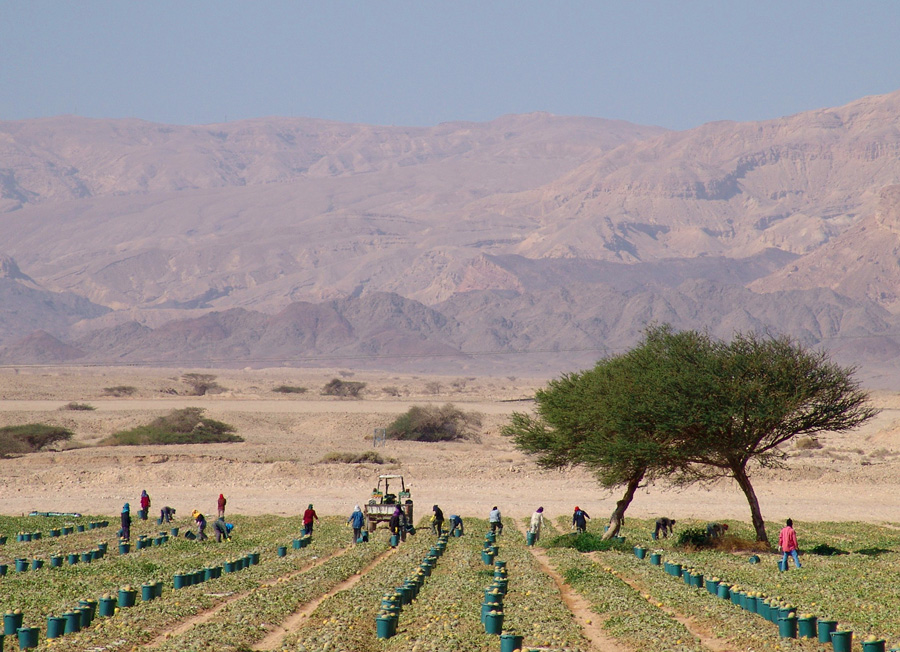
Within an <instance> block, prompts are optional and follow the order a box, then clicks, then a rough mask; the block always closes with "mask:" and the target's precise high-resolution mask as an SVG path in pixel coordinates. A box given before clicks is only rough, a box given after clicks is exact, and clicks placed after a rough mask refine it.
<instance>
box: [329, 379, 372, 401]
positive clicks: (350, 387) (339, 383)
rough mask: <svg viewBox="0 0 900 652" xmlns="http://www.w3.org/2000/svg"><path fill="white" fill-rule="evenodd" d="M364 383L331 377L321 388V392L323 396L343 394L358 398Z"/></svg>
mask: <svg viewBox="0 0 900 652" xmlns="http://www.w3.org/2000/svg"><path fill="white" fill-rule="evenodd" d="M365 387H366V384H365V383H360V382H357V381H354V380H341V379H340V378H332V379H331V380H330V381H329V382H328V384H327V385H325V387H323V388H322V394H324V395H325V396H344V397H350V398H359V394H360V392H362V391H363V389H365Z"/></svg>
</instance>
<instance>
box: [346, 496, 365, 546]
mask: <svg viewBox="0 0 900 652" xmlns="http://www.w3.org/2000/svg"><path fill="white" fill-rule="evenodd" d="M365 522H366V517H365V516H364V515H363V512H362V509H360V507H359V505H357V506H356V507H354V508H353V513H352V514H350V518H348V519H347V523H349V524H350V527H352V528H353V544H354V545H356V544H357V543H359V539H360V537H361V536H362V529H363V524H364V523H365Z"/></svg>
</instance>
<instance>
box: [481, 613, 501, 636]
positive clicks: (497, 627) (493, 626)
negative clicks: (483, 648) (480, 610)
mask: <svg viewBox="0 0 900 652" xmlns="http://www.w3.org/2000/svg"><path fill="white" fill-rule="evenodd" d="M484 631H485V633H487V634H496V635H497V636H499V635H500V634H502V633H503V612H502V611H501V612H497V611H495V612H490V611H489V612H488V613H487V614H485V616H484Z"/></svg>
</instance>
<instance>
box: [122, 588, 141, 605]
mask: <svg viewBox="0 0 900 652" xmlns="http://www.w3.org/2000/svg"><path fill="white" fill-rule="evenodd" d="M136 599H137V591H135V590H133V589H132V590H131V591H126V590H125V589H119V607H120V608H127V607H133V606H134V601H135V600H136Z"/></svg>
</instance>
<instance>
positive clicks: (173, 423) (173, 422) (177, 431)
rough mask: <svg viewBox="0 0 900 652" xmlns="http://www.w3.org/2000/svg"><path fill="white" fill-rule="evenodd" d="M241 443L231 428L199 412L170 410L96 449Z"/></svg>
mask: <svg viewBox="0 0 900 652" xmlns="http://www.w3.org/2000/svg"><path fill="white" fill-rule="evenodd" d="M236 441H244V438H243V437H240V436H238V435H235V434H234V426H231V425H229V424H227V423H222V422H221V421H216V420H215V419H207V418H206V417H204V416H203V408H193V407H192V408H184V409H181V410H172V411H171V412H170V413H169V414H167V415H165V416H162V417H157V418H156V419H154V420H153V421H151V422H150V423H149V424H147V425H145V426H138V427H137V428H131V429H130V430H123V431H122V432H117V433H114V434H112V435H110V436H109V437H107V438H106V439H104V440H102V441H100V442H99V444H98V445H99V446H145V445H148V444H212V443H228V442H236Z"/></svg>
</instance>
